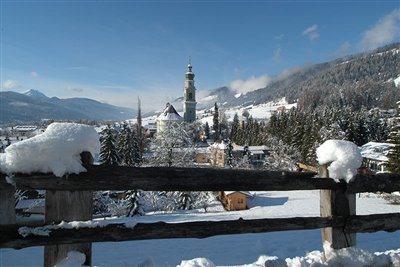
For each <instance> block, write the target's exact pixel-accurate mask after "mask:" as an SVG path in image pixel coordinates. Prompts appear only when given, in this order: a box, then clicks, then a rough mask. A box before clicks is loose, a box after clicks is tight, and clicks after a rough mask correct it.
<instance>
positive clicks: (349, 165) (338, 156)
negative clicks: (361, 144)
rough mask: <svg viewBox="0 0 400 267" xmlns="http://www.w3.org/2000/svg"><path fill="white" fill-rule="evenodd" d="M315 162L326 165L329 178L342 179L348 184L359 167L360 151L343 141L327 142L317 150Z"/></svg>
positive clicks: (360, 161)
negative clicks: (327, 165)
mask: <svg viewBox="0 0 400 267" xmlns="http://www.w3.org/2000/svg"><path fill="white" fill-rule="evenodd" d="M317 160H318V163H319V164H320V165H324V164H328V163H330V162H331V164H330V166H329V167H328V171H329V177H330V178H333V179H344V180H345V181H346V182H347V183H349V182H350V181H351V180H352V179H353V177H354V176H355V175H356V174H357V169H358V168H359V167H360V166H361V163H362V156H361V152H360V149H359V148H358V146H356V145H355V144H354V143H352V142H349V141H344V140H327V141H325V143H323V144H322V145H321V146H320V147H318V148H317Z"/></svg>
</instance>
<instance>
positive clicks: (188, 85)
mask: <svg viewBox="0 0 400 267" xmlns="http://www.w3.org/2000/svg"><path fill="white" fill-rule="evenodd" d="M194 76H195V75H194V73H193V71H192V64H191V63H189V65H188V66H187V71H186V73H185V87H184V89H183V101H184V102H183V118H182V116H180V115H179V114H178V112H176V110H175V108H174V107H173V106H172V105H171V104H169V103H167V105H166V107H165V109H164V111H163V112H162V113H161V114H160V115H159V116H158V117H157V132H162V131H163V130H164V129H165V128H166V127H167V126H168V125H170V124H172V123H176V122H178V123H180V122H182V121H184V122H187V123H192V122H194V121H195V120H196V104H197V102H196V87H195V86H194Z"/></svg>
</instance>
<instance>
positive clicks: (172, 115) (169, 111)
mask: <svg viewBox="0 0 400 267" xmlns="http://www.w3.org/2000/svg"><path fill="white" fill-rule="evenodd" d="M157 120H160V121H183V118H182V117H181V115H179V114H178V112H176V110H175V108H174V106H172V105H171V104H169V103H167V106H166V108H165V109H164V111H163V112H162V113H161V114H160V115H159V116H158V118H157Z"/></svg>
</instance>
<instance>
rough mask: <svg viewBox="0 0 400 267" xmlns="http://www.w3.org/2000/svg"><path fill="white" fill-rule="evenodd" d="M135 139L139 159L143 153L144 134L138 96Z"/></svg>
mask: <svg viewBox="0 0 400 267" xmlns="http://www.w3.org/2000/svg"><path fill="white" fill-rule="evenodd" d="M136 139H137V145H138V147H139V157H138V158H139V159H140V161H141V159H142V157H143V153H144V147H145V142H146V139H145V136H144V133H143V127H142V108H141V102H140V98H139V97H138V114H137V117H136Z"/></svg>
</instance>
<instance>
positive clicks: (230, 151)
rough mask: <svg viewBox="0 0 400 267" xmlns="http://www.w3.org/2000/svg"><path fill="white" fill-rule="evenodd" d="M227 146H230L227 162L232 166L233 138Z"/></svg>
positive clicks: (227, 151)
mask: <svg viewBox="0 0 400 267" xmlns="http://www.w3.org/2000/svg"><path fill="white" fill-rule="evenodd" d="M227 148H228V149H227V150H226V153H227V157H226V158H227V164H228V166H229V167H231V168H232V167H233V166H234V164H233V155H232V150H233V146H232V142H231V140H229V143H228V145H227Z"/></svg>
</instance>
